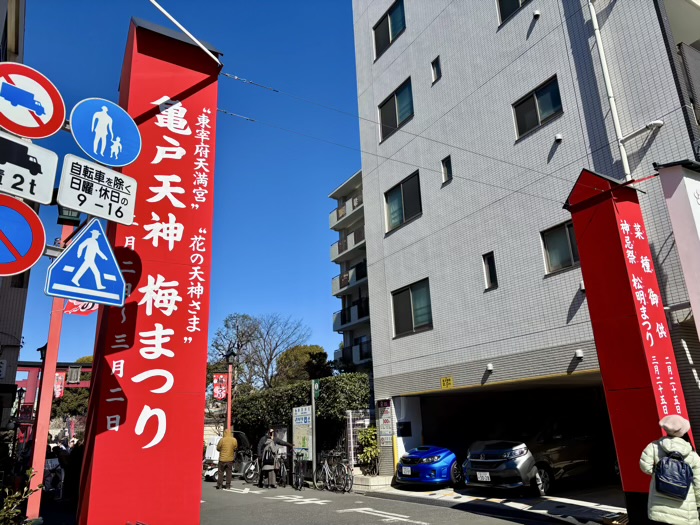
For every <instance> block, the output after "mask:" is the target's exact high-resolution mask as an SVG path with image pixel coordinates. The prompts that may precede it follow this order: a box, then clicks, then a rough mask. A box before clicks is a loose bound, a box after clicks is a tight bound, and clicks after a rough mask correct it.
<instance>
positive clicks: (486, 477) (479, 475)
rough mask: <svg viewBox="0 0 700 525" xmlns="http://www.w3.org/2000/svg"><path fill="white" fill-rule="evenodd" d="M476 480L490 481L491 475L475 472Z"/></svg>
mask: <svg viewBox="0 0 700 525" xmlns="http://www.w3.org/2000/svg"><path fill="white" fill-rule="evenodd" d="M476 479H477V480H478V481H491V474H489V473H488V472H477V473H476Z"/></svg>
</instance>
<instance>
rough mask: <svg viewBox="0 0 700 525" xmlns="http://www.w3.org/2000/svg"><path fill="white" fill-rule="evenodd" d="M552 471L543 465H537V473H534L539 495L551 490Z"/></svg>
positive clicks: (548, 492) (544, 494)
mask: <svg viewBox="0 0 700 525" xmlns="http://www.w3.org/2000/svg"><path fill="white" fill-rule="evenodd" d="M553 481H554V478H553V477H552V471H551V470H549V468H547V467H546V466H544V465H537V474H535V483H536V484H537V488H538V491H539V495H540V496H546V495H547V494H550V493H551V492H552V483H553Z"/></svg>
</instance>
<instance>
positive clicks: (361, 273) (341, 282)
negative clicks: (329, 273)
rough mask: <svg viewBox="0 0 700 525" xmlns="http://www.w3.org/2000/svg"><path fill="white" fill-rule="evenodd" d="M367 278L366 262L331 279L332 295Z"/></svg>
mask: <svg viewBox="0 0 700 525" xmlns="http://www.w3.org/2000/svg"><path fill="white" fill-rule="evenodd" d="M366 277H367V261H362V262H361V263H359V264H356V265H355V266H353V267H352V268H350V269H349V270H348V271H347V272H343V273H341V274H340V275H336V276H335V277H333V295H336V294H338V293H339V292H340V291H341V290H344V289H345V288H347V287H348V286H352V285H354V284H355V283H356V282H358V281H361V280H362V279H365V278H366Z"/></svg>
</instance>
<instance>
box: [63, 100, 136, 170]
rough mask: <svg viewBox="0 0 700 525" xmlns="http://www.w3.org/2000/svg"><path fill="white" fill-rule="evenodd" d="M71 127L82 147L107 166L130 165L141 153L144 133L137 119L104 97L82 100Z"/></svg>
mask: <svg viewBox="0 0 700 525" xmlns="http://www.w3.org/2000/svg"><path fill="white" fill-rule="evenodd" d="M70 130H71V132H72V133H73V138H74V139H75V141H76V142H77V143H78V146H80V149H82V150H83V151H84V152H85V154H86V155H88V156H89V157H91V158H92V159H95V160H96V161H97V162H99V163H100V164H104V165H105V166H110V167H112V168H121V167H123V166H128V165H129V164H131V163H132V162H134V161H135V160H136V159H137V158H138V156H139V154H140V153H141V134H140V133H139V128H138V126H137V125H136V123H135V122H134V119H132V118H131V117H130V116H129V114H128V113H127V112H126V111H124V110H123V109H122V108H121V107H119V106H118V105H117V104H115V103H114V102H110V101H109V100H105V99H103V98H86V99H85V100H81V101H80V102H78V103H77V104H76V105H75V107H74V108H73V111H71V114H70Z"/></svg>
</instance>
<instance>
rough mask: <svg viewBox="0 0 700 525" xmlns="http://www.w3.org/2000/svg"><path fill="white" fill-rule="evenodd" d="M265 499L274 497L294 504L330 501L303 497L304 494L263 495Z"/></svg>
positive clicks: (323, 503) (319, 503) (315, 503)
mask: <svg viewBox="0 0 700 525" xmlns="http://www.w3.org/2000/svg"><path fill="white" fill-rule="evenodd" d="M265 499H276V500H278V501H284V502H285V503H294V504H295V505H325V504H326V503H330V502H331V500H329V499H318V498H305V497H304V496H272V497H270V496H265Z"/></svg>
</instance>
